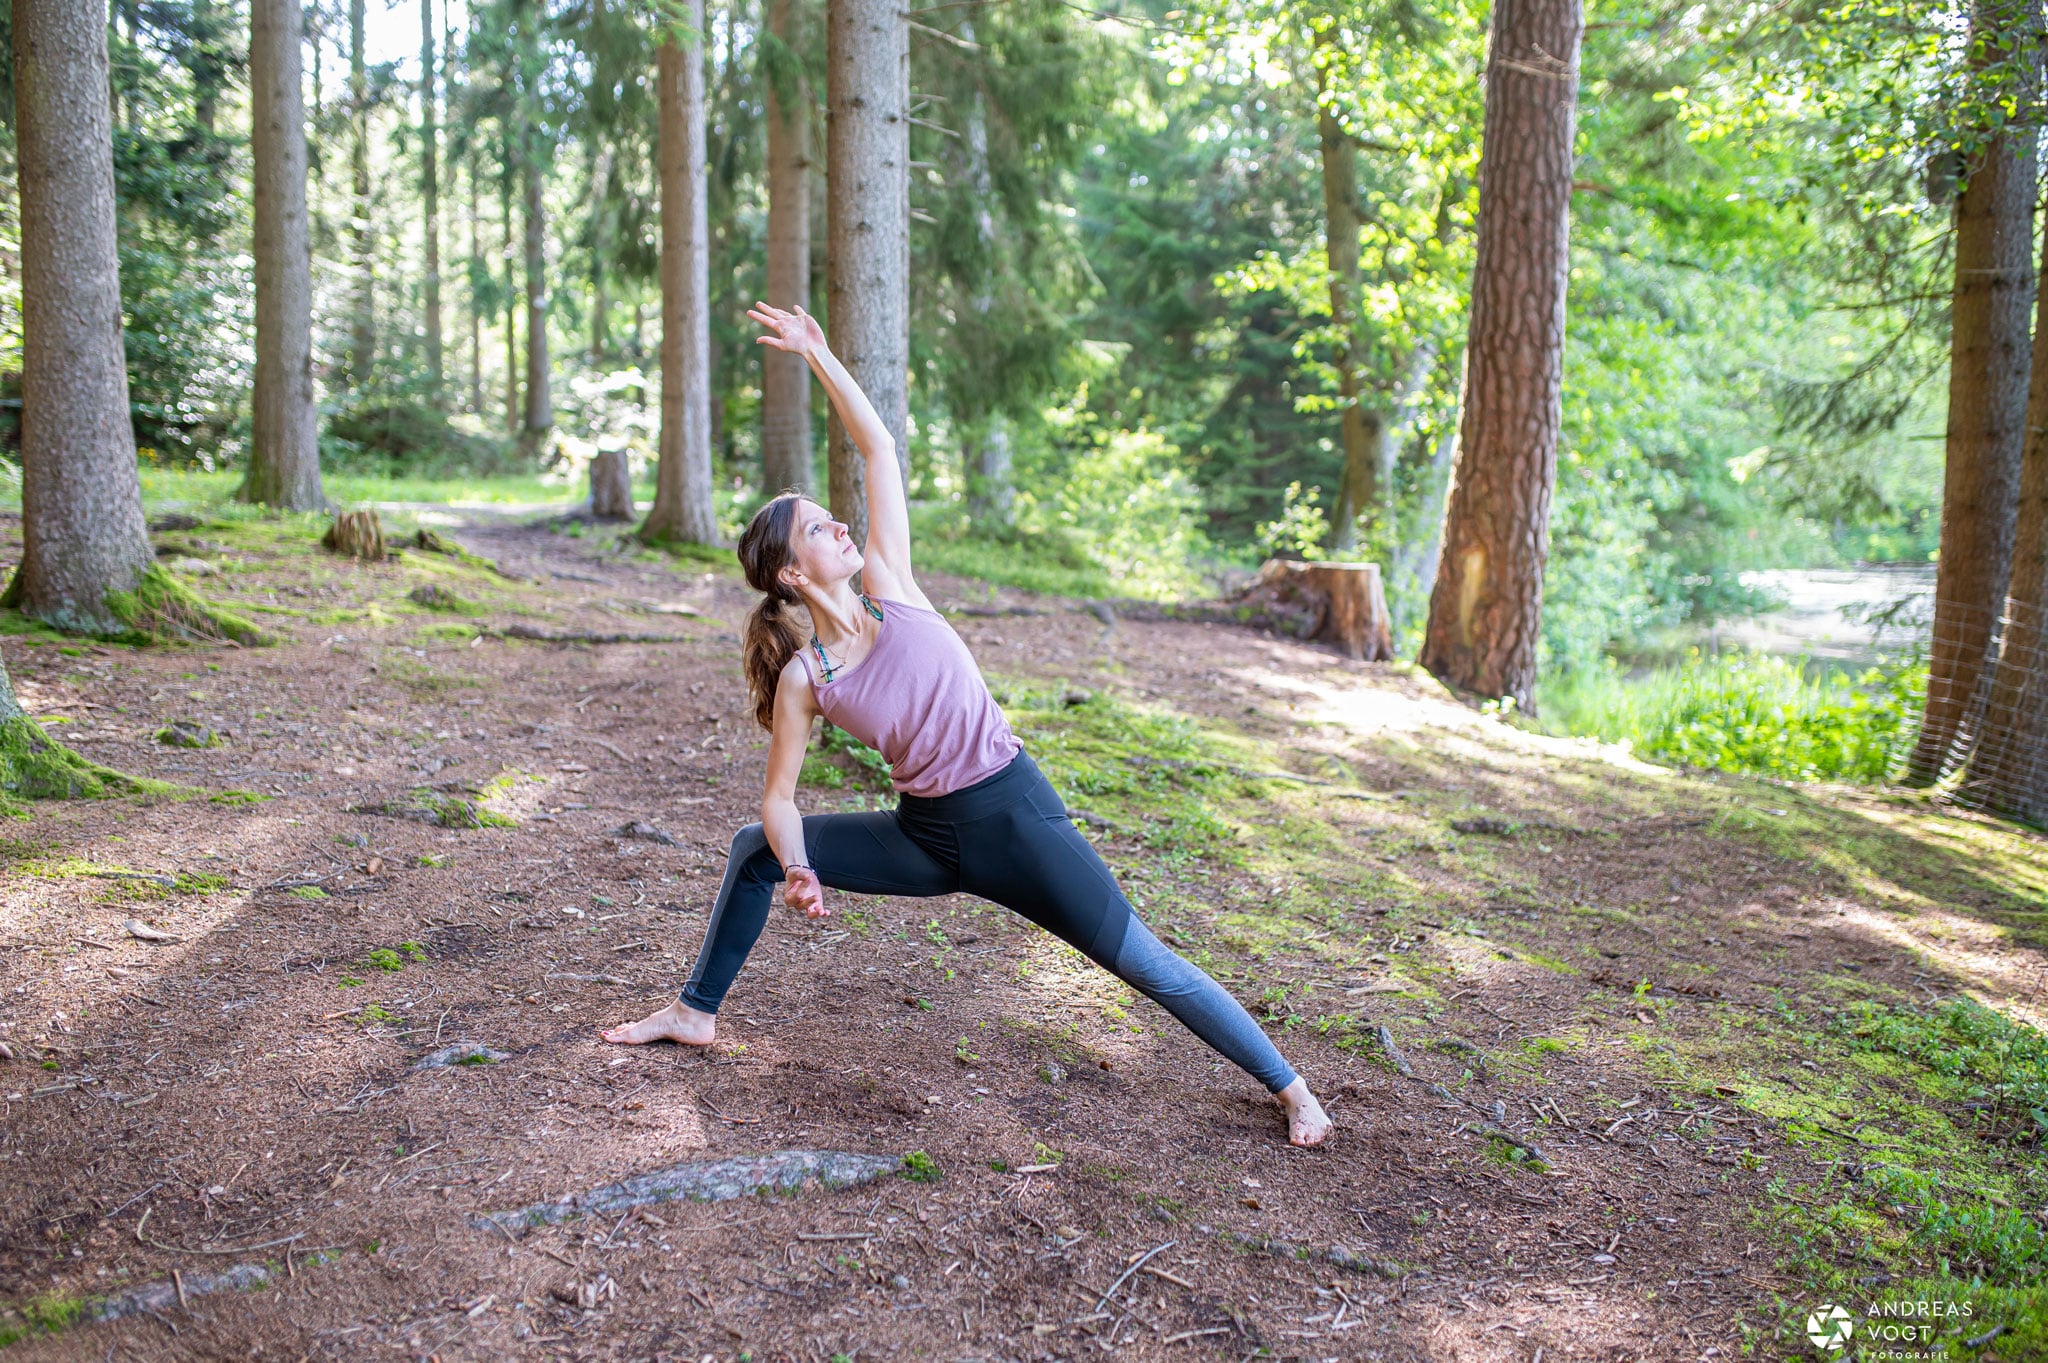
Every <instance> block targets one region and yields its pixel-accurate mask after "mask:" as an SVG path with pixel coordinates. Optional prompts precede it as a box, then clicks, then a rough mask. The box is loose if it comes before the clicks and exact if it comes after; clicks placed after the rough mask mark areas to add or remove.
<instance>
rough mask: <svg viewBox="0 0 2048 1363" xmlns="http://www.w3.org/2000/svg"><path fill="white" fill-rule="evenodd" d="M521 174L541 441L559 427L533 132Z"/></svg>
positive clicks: (531, 364)
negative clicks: (551, 386)
mask: <svg viewBox="0 0 2048 1363" xmlns="http://www.w3.org/2000/svg"><path fill="white" fill-rule="evenodd" d="M520 145H521V156H520V168H519V169H520V174H521V176H522V177H523V178H524V181H525V190H526V416H525V420H524V421H523V422H522V423H521V425H522V429H523V430H524V432H525V435H526V439H527V440H528V441H538V440H540V439H541V438H542V437H544V436H545V435H546V434H547V433H548V432H549V431H550V430H552V429H553V428H554V424H555V403H554V396H553V394H552V393H551V392H550V390H549V387H548V280H547V269H548V261H547V230H548V218H547V211H548V210H547V204H546V203H545V202H544V201H543V199H542V197H541V188H542V181H541V173H540V172H541V165H540V153H539V150H538V148H536V147H535V146H534V139H533V133H532V131H531V130H530V129H529V130H525V131H524V132H523V135H522V136H521V138H520Z"/></svg>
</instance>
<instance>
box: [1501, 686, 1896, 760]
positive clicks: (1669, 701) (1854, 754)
mask: <svg viewBox="0 0 2048 1363" xmlns="http://www.w3.org/2000/svg"><path fill="white" fill-rule="evenodd" d="M1926 684H1927V674H1926V670H1925V669H1924V668H1891V669H1882V668H1871V669H1869V670H1867V671H1865V672H1863V673H1861V674H1860V675H1858V676H1855V677H1848V676H1845V675H1843V674H1842V673H1840V672H1836V671H1831V670H1828V669H1826V668H1824V667H1822V666H1820V665H1817V664H1811V663H1807V662H1803V661H1792V660H1788V659H1784V658H1779V657H1773V656H1770V655H1765V654H1735V655H1727V654H1723V655H1718V656H1715V657H1712V658H1702V657H1699V656H1697V654H1696V655H1695V656H1694V658H1693V659H1692V660H1691V661H1690V662H1688V663H1686V664H1684V665H1681V666H1677V667H1667V668H1660V669H1658V670H1657V671H1655V672H1652V673H1650V674H1649V675H1647V676H1644V677H1640V678H1625V677H1623V676H1622V675H1621V674H1620V673H1619V671H1618V670H1612V669H1610V670H1607V671H1597V670H1590V669H1588V670H1581V671H1579V672H1576V673H1573V674H1571V675H1569V676H1565V677H1559V678H1551V679H1546V681H1545V682H1544V684H1543V685H1542V686H1541V687H1539V689H1538V693H1537V702H1538V714H1539V716H1540V719H1539V721H1538V723H1539V724H1540V727H1542V728H1543V729H1545V730H1548V731H1549V732H1551V733H1557V734H1569V735H1573V736H1577V737H1592V738H1599V739H1602V740H1604V741H1606V742H1610V743H1625V744H1627V745H1628V747H1629V749H1630V750H1631V751H1632V752H1633V753H1634V754H1635V755H1636V756H1637V757H1641V758H1643V759H1645V760H1647V761H1651V762H1661V763H1666V764H1669V765H1672V766H1685V767H1701V768H1711V769H1714V770H1718V771H1727V772H1742V773H1748V774H1751V775H1757V776H1770V777H1776V778H1778V779H1781V780H1795V781H1816V780H1840V781H1865V782H1875V781H1883V780H1885V779H1886V778H1887V777H1888V776H1889V775H1890V774H1891V773H1892V771H1893V769H1894V768H1895V767H1896V766H1897V765H1898V764H1899V762H1900V761H1901V759H1902V758H1903V757H1904V755H1905V752H1906V749H1907V748H1908V747H1909V746H1910V745H1911V743H1912V741H1913V737H1914V733H1915V730H1916V726H1917V723H1918V716H1919V710H1920V697H1921V695H1922V693H1923V692H1924V690H1925V688H1926Z"/></svg>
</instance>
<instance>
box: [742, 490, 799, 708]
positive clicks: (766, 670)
mask: <svg viewBox="0 0 2048 1363" xmlns="http://www.w3.org/2000/svg"><path fill="white" fill-rule="evenodd" d="M802 500H803V494H802V493H799V492H797V491H795V490H791V491H788V492H785V493H783V494H781V495H780V496H778V497H776V498H774V499H773V500H772V501H770V502H769V503H768V504H767V505H766V506H764V507H762V508H761V509H760V510H759V511H757V512H755V513H754V519H753V520H751V521H749V522H748V523H747V529H746V533H744V534H742V535H741V536H740V542H739V548H738V550H737V552H738V554H739V560H740V567H742V568H743V569H745V570H746V574H747V585H749V586H751V587H752V588H753V589H754V590H755V591H757V592H760V593H761V595H762V600H761V602H760V604H758V605H756V606H755V607H754V609H753V611H752V612H750V613H749V614H748V616H747V627H746V631H745V633H744V634H743V635H742V636H741V644H740V655H741V661H742V664H743V666H744V670H745V672H746V675H747V691H748V694H749V695H750V696H751V697H752V699H753V702H754V722H755V723H756V724H759V725H760V726H761V727H762V728H764V729H767V730H770V731H773V730H774V728H775V688H776V685H777V684H778V683H779V682H780V680H781V678H782V669H783V668H785V667H788V666H789V660H790V659H791V658H793V657H795V656H796V651H797V650H798V649H800V648H802V647H803V646H804V635H805V633H806V631H805V630H804V628H803V627H802V626H801V625H799V624H797V622H796V620H795V619H794V618H793V617H792V616H791V615H790V613H789V611H788V609H787V608H788V607H789V606H792V605H794V604H795V603H796V601H797V594H796V593H795V592H794V591H792V590H791V589H790V587H789V584H788V583H786V582H784V581H783V580H782V577H781V573H782V570H783V568H784V567H786V566H787V565H788V564H789V561H790V560H791V559H792V558H793V557H795V556H794V555H793V554H792V553H791V552H790V540H791V538H792V534H791V532H792V531H793V530H794V529H795V527H796V508H797V503H798V502H801V501H802Z"/></svg>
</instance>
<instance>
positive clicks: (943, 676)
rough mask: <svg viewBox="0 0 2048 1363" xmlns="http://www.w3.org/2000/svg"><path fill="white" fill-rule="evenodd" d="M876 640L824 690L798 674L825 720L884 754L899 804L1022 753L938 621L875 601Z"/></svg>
mask: <svg viewBox="0 0 2048 1363" xmlns="http://www.w3.org/2000/svg"><path fill="white" fill-rule="evenodd" d="M875 603H876V604H877V605H879V606H880V607H881V608H882V620H881V632H880V633H879V634H878V635H877V636H876V638H875V644H874V647H873V648H871V649H869V650H868V656H867V657H865V658H863V659H862V660H861V663H860V666H858V667H856V668H854V669H853V670H852V671H851V672H843V673H841V674H839V675H838V676H836V677H834V678H833V679H832V680H831V681H820V680H819V678H818V672H817V669H816V668H815V667H814V666H813V665H812V661H811V658H810V653H809V646H808V645H806V647H805V648H804V649H802V650H800V651H799V652H798V654H797V656H798V657H800V658H802V659H803V660H804V671H805V672H807V673H809V674H810V678H811V690H812V692H813V693H814V694H815V695H816V696H817V698H818V709H819V710H820V711H822V712H823V713H824V716H825V718H827V719H829V720H831V721H832V722H833V723H834V724H837V725H838V726H839V727H840V728H842V729H844V730H846V732H848V733H850V734H852V735H853V736H854V737H855V738H857V739H859V740H860V741H861V742H863V743H865V744H867V745H868V746H869V747H871V748H873V749H874V750H875V751H877V752H879V753H881V754H882V756H883V757H885V758H887V759H888V761H889V774H890V778H891V779H892V780H893V781H894V782H895V785H896V790H897V792H898V793H899V794H903V795H915V796H920V797H927V798H928V797H931V796H936V795H950V794H952V793H953V792H954V791H956V790H965V789H966V788H967V787H969V786H971V785H973V784H974V783H975V782H976V781H981V780H985V779H987V778H988V777H991V776H994V775H995V774H996V773H997V772H999V771H1001V770H1002V769H1003V768H1004V767H1007V766H1009V765H1010V760H1011V759H1012V758H1014V757H1016V755H1017V754H1018V753H1019V752H1021V751H1022V750H1023V747H1024V745H1023V744H1021V743H1019V742H1018V741H1017V738H1016V735H1014V734H1012V733H1011V732H1010V725H1009V721H1007V720H1005V719H1004V718H1003V712H1002V711H1001V710H1000V709H998V708H997V707H996V701H995V697H994V696H991V695H990V694H989V693H988V683H986V682H984V681H983V680H982V679H981V669H980V668H979V667H977V666H976V665H975V662H974V655H973V654H972V653H969V652H968V651H967V645H966V644H965V643H963V642H961V639H960V636H959V635H958V634H955V633H954V632H953V627H952V626H951V625H949V624H947V623H946V621H945V618H944V617H943V616H941V615H940V614H939V613H938V612H937V611H928V610H923V609H920V608H919V607H917V606H913V605H910V604H908V603H906V602H902V601H887V600H884V599H882V598H880V597H876V598H875Z"/></svg>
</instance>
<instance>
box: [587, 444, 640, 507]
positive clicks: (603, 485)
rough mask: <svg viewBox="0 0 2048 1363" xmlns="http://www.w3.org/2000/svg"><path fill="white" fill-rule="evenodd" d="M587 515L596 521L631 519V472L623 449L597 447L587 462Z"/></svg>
mask: <svg viewBox="0 0 2048 1363" xmlns="http://www.w3.org/2000/svg"><path fill="white" fill-rule="evenodd" d="M590 514H591V516H592V518H594V519H596V520H600V521H629V520H631V519H633V471H632V469H631V468H630V467H629V466H628V465H627V462H626V452H625V451H624V450H599V451H598V452H597V458H595V459H593V460H591V461H590Z"/></svg>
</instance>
